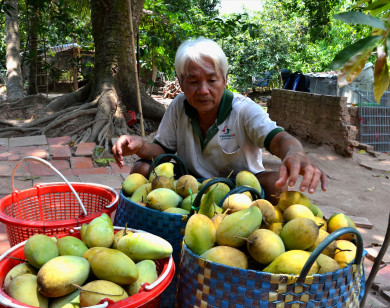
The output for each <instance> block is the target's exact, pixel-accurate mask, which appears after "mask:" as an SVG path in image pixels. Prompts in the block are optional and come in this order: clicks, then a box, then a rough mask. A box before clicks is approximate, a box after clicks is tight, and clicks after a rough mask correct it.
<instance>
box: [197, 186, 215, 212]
mask: <svg viewBox="0 0 390 308" xmlns="http://www.w3.org/2000/svg"><path fill="white" fill-rule="evenodd" d="M215 206H216V205H215V203H214V190H213V189H212V190H210V191H209V192H207V193H206V194H205V195H204V197H203V198H202V199H201V200H200V206H199V211H198V213H199V214H203V215H206V216H207V217H208V218H212V217H213V216H214V214H215Z"/></svg>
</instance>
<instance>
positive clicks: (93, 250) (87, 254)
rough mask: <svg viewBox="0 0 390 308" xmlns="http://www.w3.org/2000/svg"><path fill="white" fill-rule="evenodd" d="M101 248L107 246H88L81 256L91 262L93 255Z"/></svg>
mask: <svg viewBox="0 0 390 308" xmlns="http://www.w3.org/2000/svg"><path fill="white" fill-rule="evenodd" d="M103 249H109V248H107V247H92V248H89V249H88V250H87V251H86V252H84V254H83V255H82V257H83V258H84V259H87V260H88V262H89V263H91V261H92V258H93V256H94V255H95V254H97V253H98V252H99V251H100V250H103Z"/></svg>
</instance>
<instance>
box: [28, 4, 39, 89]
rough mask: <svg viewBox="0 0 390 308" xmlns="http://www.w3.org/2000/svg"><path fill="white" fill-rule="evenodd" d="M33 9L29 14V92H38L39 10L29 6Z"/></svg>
mask: <svg viewBox="0 0 390 308" xmlns="http://www.w3.org/2000/svg"><path fill="white" fill-rule="evenodd" d="M27 9H30V10H31V14H29V28H28V38H29V41H30V46H29V65H28V68H29V70H28V89H27V94H29V95H33V94H38V86H37V70H38V58H37V55H38V25H37V10H36V8H34V7H32V6H27Z"/></svg>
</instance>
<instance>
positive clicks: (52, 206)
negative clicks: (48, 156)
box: [0, 156, 119, 246]
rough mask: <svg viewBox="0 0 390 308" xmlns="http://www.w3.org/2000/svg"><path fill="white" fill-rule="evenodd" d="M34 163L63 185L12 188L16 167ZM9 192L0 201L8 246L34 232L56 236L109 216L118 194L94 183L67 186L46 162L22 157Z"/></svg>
mask: <svg viewBox="0 0 390 308" xmlns="http://www.w3.org/2000/svg"><path fill="white" fill-rule="evenodd" d="M27 159H31V160H37V161H39V162H41V163H43V164H44V165H46V166H48V167H50V168H51V169H53V170H54V171H55V172H56V173H57V174H58V175H60V176H61V178H62V179H63V180H64V181H65V183H62V182H61V183H42V184H36V185H34V187H32V188H30V189H26V190H22V191H19V190H16V189H15V188H14V176H15V172H16V169H17V167H18V166H19V165H20V164H21V163H22V162H23V161H25V160H27ZM11 183H12V193H11V194H10V195H8V196H5V197H3V198H1V199H0V222H2V223H4V225H5V229H6V232H7V235H8V241H9V243H10V245H11V246H14V245H16V244H17V243H20V242H23V241H25V240H27V239H28V238H29V237H30V236H32V235H33V234H36V233H43V234H46V235H49V236H51V235H56V234H60V233H66V232H67V231H68V230H69V229H70V228H74V227H77V226H81V225H82V224H83V223H89V222H90V221H91V220H93V219H94V218H96V217H98V216H100V215H101V214H102V213H106V214H107V215H109V216H110V215H111V213H112V212H113V211H114V210H115V209H116V207H117V205H118V199H119V194H118V193H117V192H116V191H115V190H114V189H113V188H111V187H108V186H105V185H100V184H95V183H70V182H68V181H67V180H66V178H65V177H64V176H63V175H62V174H61V173H60V172H59V171H58V170H57V169H56V168H54V167H53V166H52V165H51V164H50V163H49V162H47V161H45V160H43V159H41V158H38V157H34V156H26V157H24V158H23V159H22V160H21V161H20V162H19V163H18V164H17V165H16V166H15V168H14V170H13V174H12V182H11Z"/></svg>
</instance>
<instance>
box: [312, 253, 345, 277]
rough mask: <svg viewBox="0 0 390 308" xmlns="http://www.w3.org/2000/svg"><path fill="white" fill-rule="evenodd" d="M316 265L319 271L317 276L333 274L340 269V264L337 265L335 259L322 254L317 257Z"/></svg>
mask: <svg viewBox="0 0 390 308" xmlns="http://www.w3.org/2000/svg"><path fill="white" fill-rule="evenodd" d="M317 263H318V266H319V267H320V269H319V270H318V274H325V273H330V272H335V271H337V270H339V269H340V268H341V267H340V264H338V262H337V261H336V260H335V259H333V258H331V257H329V256H327V255H324V254H322V253H321V254H320V255H319V256H318V257H317Z"/></svg>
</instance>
